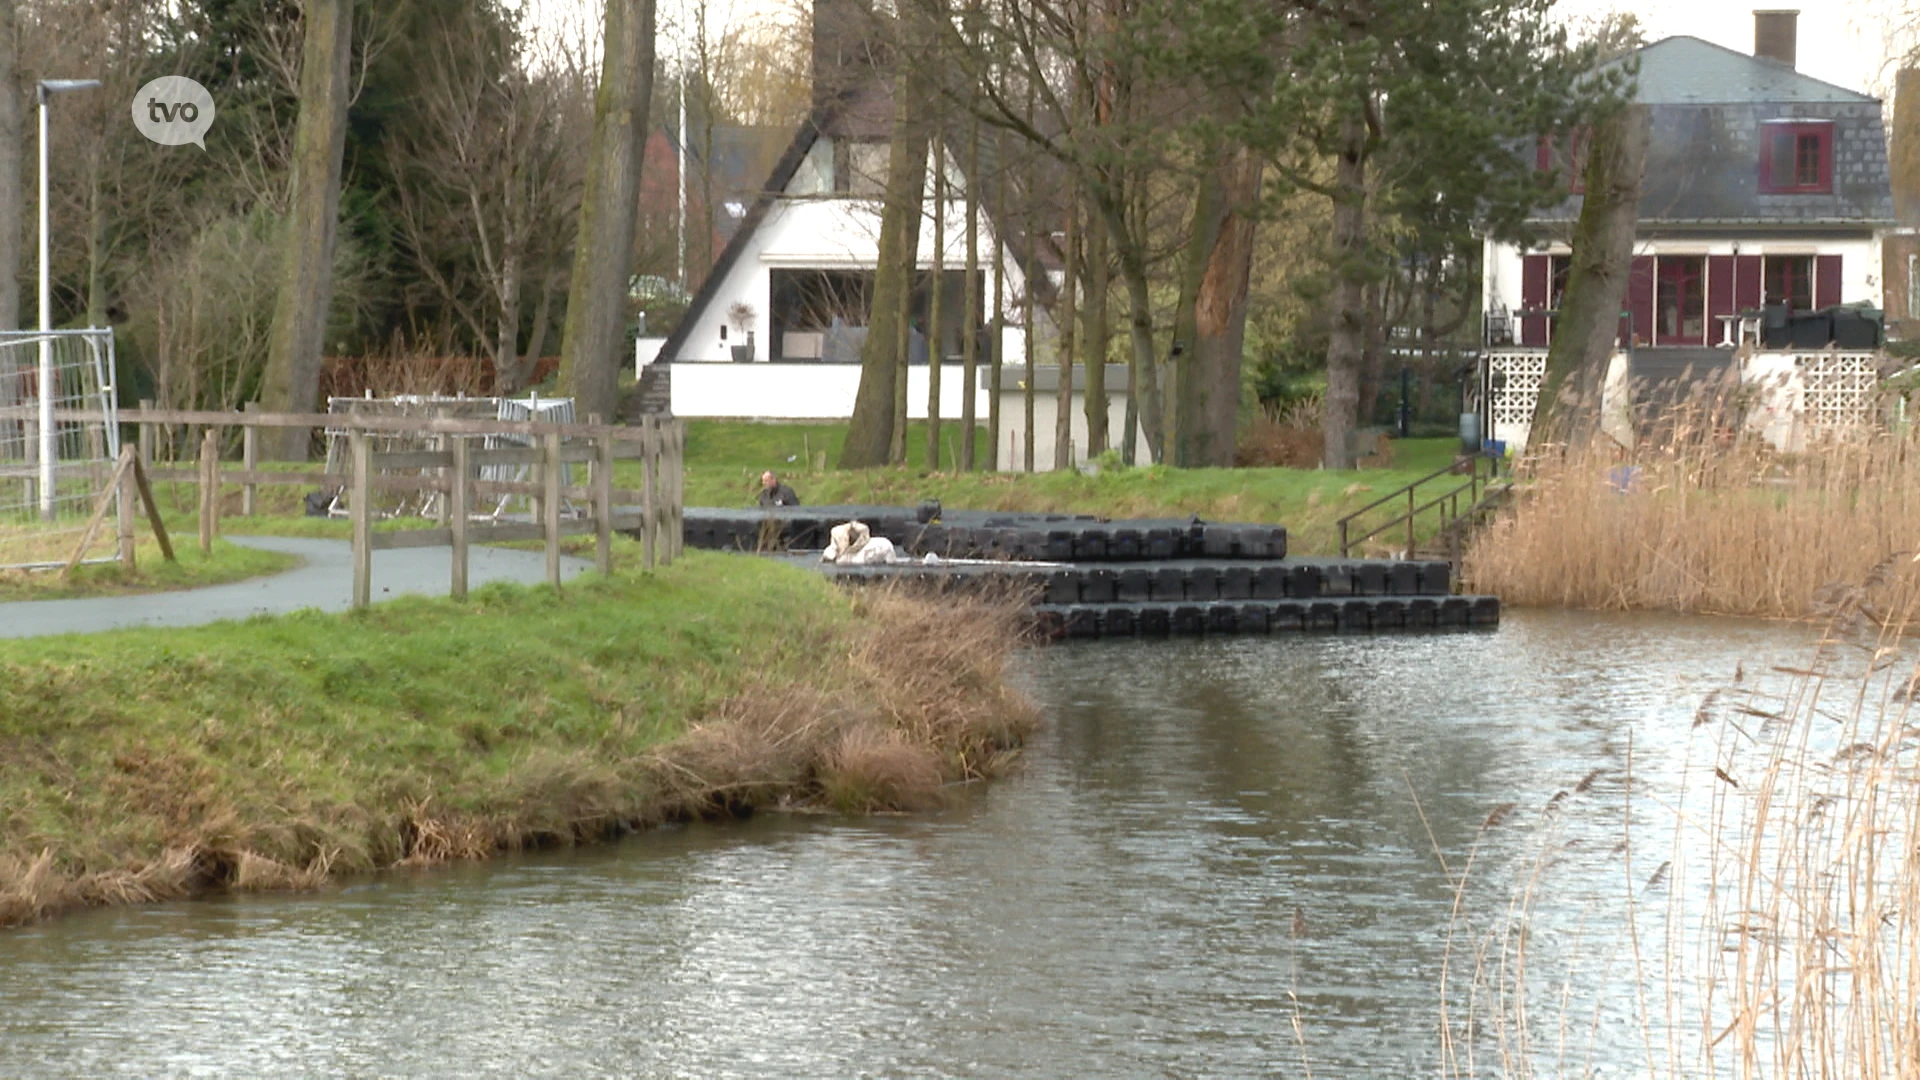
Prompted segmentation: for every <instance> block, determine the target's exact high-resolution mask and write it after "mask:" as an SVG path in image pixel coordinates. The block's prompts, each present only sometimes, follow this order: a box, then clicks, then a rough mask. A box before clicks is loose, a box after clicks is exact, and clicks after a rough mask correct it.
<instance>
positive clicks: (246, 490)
mask: <svg viewBox="0 0 1920 1080" xmlns="http://www.w3.org/2000/svg"><path fill="white" fill-rule="evenodd" d="M247 411H248V412H259V411H260V403H259V402H257V401H249V402H247ZM240 467H241V468H243V469H245V470H247V471H248V472H253V471H254V470H255V469H258V468H259V467H260V429H259V428H257V427H254V426H253V425H252V424H246V425H244V426H242V427H241V428H240ZM259 491H260V489H259V485H257V484H255V483H254V482H253V479H252V478H251V477H249V478H248V479H247V482H246V485H245V486H244V487H242V488H241V489H240V513H241V514H242V515H244V516H246V517H252V516H254V515H255V514H258V513H259V512H260V502H259V497H260V496H259Z"/></svg>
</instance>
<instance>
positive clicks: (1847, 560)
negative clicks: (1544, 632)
mask: <svg viewBox="0 0 1920 1080" xmlns="http://www.w3.org/2000/svg"><path fill="white" fill-rule="evenodd" d="M1519 471H1520V475H1521V477H1522V485H1521V488H1520V489H1519V491H1518V492H1517V498H1516V501H1515V505H1514V507H1513V509H1512V510H1511V511H1510V512H1509V513H1507V514H1506V515H1504V516H1503V517H1501V518H1499V519H1497V520H1496V521H1494V522H1493V523H1492V524H1491V525H1490V526H1489V527H1488V528H1487V529H1486V530H1484V532H1483V533H1482V534H1481V535H1480V536H1479V537H1478V539H1477V540H1476V541H1475V543H1474V544H1473V546H1472V548H1471V549H1470V550H1469V552H1468V553H1467V555H1466V558H1465V560H1464V567H1463V577H1464V580H1465V581H1466V583H1467V584H1468V585H1469V586H1470V587H1471V588H1473V589H1475V590H1477V591H1482V592H1490V593H1494V594H1496V595H1498V596H1500V597H1501V599H1502V600H1504V601H1505V602H1507V603H1509V604H1516V605H1522V606H1562V607H1579V608H1598V609H1613V610H1628V609H1655V610H1670V611H1689V612H1700V613H1711V614H1721V615H1745V616H1758V617H1765V618H1813V617H1818V616H1821V615H1823V614H1826V613H1827V612H1826V609H1825V607H1824V606H1823V605H1825V604H1827V603H1828V600H1829V598H1827V597H1825V596H1824V595H1823V594H1821V593H1820V591H1819V590H1820V588H1821V586H1824V585H1827V584H1829V583H1833V582H1861V581H1863V580H1866V579H1867V578H1868V576H1869V573H1870V571H1871V570H1872V568H1873V567H1874V566H1875V565H1876V564H1879V563H1881V562H1883V561H1884V560H1886V558H1887V556H1888V553H1890V552H1897V551H1907V550H1911V549H1912V548H1913V547H1914V545H1915V544H1916V542H1920V446H1917V445H1916V437H1915V435H1914V434H1913V433H1912V432H1904V433H1889V432H1884V431H1879V432H1872V433H1866V432H1862V433H1859V434H1856V435H1853V436H1852V437H1848V438H1836V439H1832V440H1829V441H1827V442H1825V443H1822V444H1819V445H1817V446H1816V447H1814V448H1813V449H1810V450H1808V451H1807V452H1805V453H1802V454H1781V453H1777V452H1775V451H1773V450H1772V449H1770V448H1769V447H1767V446H1766V445H1765V444H1764V443H1761V442H1760V441H1759V440H1757V439H1744V438H1734V437H1732V436H1730V435H1729V434H1728V433H1727V429H1726V426H1725V425H1724V424H1721V423H1718V422H1716V421H1715V420H1714V419H1713V418H1712V417H1711V416H1710V415H1707V414H1704V413H1702V414H1699V418H1698V419H1697V421H1695V422H1691V423H1688V422H1679V423H1675V424H1673V425H1672V428H1671V430H1670V432H1669V434H1668V437H1667V438H1665V439H1663V440H1661V441H1660V442H1658V443H1654V444H1647V445H1642V446H1639V447H1636V448H1635V449H1634V450H1632V451H1624V450H1618V449H1616V448H1615V447H1614V446H1613V444H1612V443H1611V442H1609V441H1607V440H1604V439H1602V440H1598V442H1597V444H1596V445H1591V446H1588V447H1585V448H1580V449H1575V450H1571V451H1569V450H1566V449H1565V448H1564V447H1549V448H1545V449H1544V450H1542V451H1540V452H1537V453H1535V454H1533V455H1531V456H1530V457H1529V459H1528V460H1527V461H1525V462H1524V463H1522V466H1521V468H1520V470H1519ZM1912 578H1913V575H1912V574H1910V573H1907V572H1905V570H1902V571H1901V572H1900V573H1898V574H1894V575H1892V576H1891V577H1888V578H1885V579H1884V580H1881V581H1880V582H1878V583H1877V584H1876V585H1875V586H1874V587H1875V588H1877V589H1881V590H1883V591H1884V594H1883V595H1881V596H1880V597H1878V598H1877V599H1875V600H1874V601H1873V606H1875V607H1877V608H1879V609H1882V610H1884V609H1886V608H1888V607H1889V606H1890V605H1895V604H1897V603H1898V602H1899V600H1898V596H1899V595H1904V593H1905V591H1907V590H1910V589H1911V588H1912Z"/></svg>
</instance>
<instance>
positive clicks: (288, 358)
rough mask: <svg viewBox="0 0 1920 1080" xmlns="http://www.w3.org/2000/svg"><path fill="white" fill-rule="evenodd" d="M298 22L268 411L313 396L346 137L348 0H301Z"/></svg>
mask: <svg viewBox="0 0 1920 1080" xmlns="http://www.w3.org/2000/svg"><path fill="white" fill-rule="evenodd" d="M305 24H306V26H305V32H306V36H305V40H304V42H303V44H302V46H301V59H300V120H299V123H298V124H297V125H296V127H295V130H294V149H293V186H292V202H291V205H290V208H289V211H288V214H287V220H286V226H285V237H286V239H285V246H284V247H283V248H282V249H281V264H280V282H279V291H278V294H277V296H276V298H275V301H274V309H273V328H272V331H271V338H270V341H269V344H268V347H267V369H266V373H265V375H264V376H263V379H262V386H261V391H260V400H261V404H262V405H263V406H264V407H265V408H267V409H268V410H269V411H284V412H312V411H313V409H314V407H315V403H316V399H317V398H318V396H319V391H320V354H321V350H322V348H323V347H324V345H325V337H326V332H327V315H328V311H329V308H330V307H331V304H332V300H333V247H334V239H335V235H336V233H337V231H338V227H339V221H340V156H341V153H342V152H343V151H344V150H345V148H346V141H347V98H348V95H349V92H350V91H349V87H348V80H347V72H348V69H349V64H350V62H351V60H352V52H353V40H352V39H353V0H308V2H307V5H306V16H305ZM307 443H308V436H307V432H306V431H305V429H301V428H289V429H287V430H286V431H285V433H284V434H283V436H282V438H281V439H280V445H279V446H278V447H277V448H275V449H277V451H278V453H277V456H279V457H281V458H284V459H287V460H296V461H297V460H303V459H304V458H305V457H306V456H307Z"/></svg>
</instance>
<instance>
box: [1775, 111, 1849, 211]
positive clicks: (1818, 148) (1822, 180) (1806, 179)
mask: <svg viewBox="0 0 1920 1080" xmlns="http://www.w3.org/2000/svg"><path fill="white" fill-rule="evenodd" d="M1760 190H1761V192H1762V193H1765V194H1774V195H1782V194H1785V195H1800V194H1829V193H1831V192H1832V191H1833V124H1832V122H1831V121H1825V120H1820V121H1793V122H1784V121H1770V122H1768V123H1765V124H1761V125H1760Z"/></svg>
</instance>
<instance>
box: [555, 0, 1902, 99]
mask: <svg viewBox="0 0 1920 1080" xmlns="http://www.w3.org/2000/svg"><path fill="white" fill-rule="evenodd" d="M518 2H519V4H520V5H521V6H523V7H525V8H526V9H528V10H529V11H530V12H531V13H532V14H533V17H534V20H535V22H536V23H538V24H540V25H542V26H545V27H558V26H568V25H571V27H573V28H576V30H575V32H576V33H577V32H579V31H580V30H585V29H586V28H590V27H591V28H596V29H597V26H596V24H597V23H598V20H599V18H600V12H601V11H602V10H603V8H602V3H603V2H604V0H518ZM796 2H800V3H805V2H806V0H708V4H707V6H708V20H709V27H710V31H711V32H712V33H713V34H714V35H715V36H718V34H719V33H720V32H721V30H722V29H723V27H724V26H725V24H726V22H727V20H728V19H730V18H735V17H739V18H750V19H764V18H768V17H769V16H771V17H776V18H778V17H780V14H781V13H783V12H784V11H785V10H786V9H787V8H789V7H791V6H792V5H793V4H794V3H796ZM694 3H695V0H659V19H660V25H661V31H662V32H661V37H662V39H663V40H662V41H661V42H660V43H659V47H660V48H661V49H662V50H667V49H671V48H672V47H673V46H672V45H671V44H670V43H669V41H668V40H665V39H666V38H667V37H668V35H669V34H677V32H678V27H680V26H682V25H685V22H686V21H687V14H686V13H687V12H690V11H691V10H692V9H693V7H694ZM1911 3H1912V0H1560V2H1559V5H1558V10H1559V12H1560V14H1561V15H1562V17H1564V18H1567V19H1569V20H1579V19H1581V18H1591V17H1595V16H1598V15H1601V14H1604V13H1606V12H1608V11H1625V12H1632V13H1633V14H1635V15H1637V16H1639V17H1640V22H1641V25H1643V26H1645V27H1646V30H1647V37H1648V38H1649V39H1650V40H1653V41H1658V40H1659V39H1661V38H1663V37H1670V36H1672V35H1675V34H1689V35H1692V36H1693V37H1697V38H1703V39H1705V40H1707V41H1711V42H1714V43H1716V44H1719V45H1724V46H1726V47H1728V48H1730V49H1736V50H1738V51H1740V52H1745V53H1750V52H1752V51H1753V12H1754V9H1755V8H1765V9H1788V8H1794V7H1798V8H1799V10H1800V46H1799V68H1800V70H1801V71H1804V72H1806V73H1807V74H1809V75H1812V76H1814V77H1815V78H1818V79H1825V80H1826V81H1828V82H1831V83H1837V84H1839V85H1841V86H1845V87H1847V88H1849V89H1852V90H1860V91H1864V92H1866V93H1869V94H1874V95H1876V96H1881V97H1885V96H1888V95H1889V94H1890V93H1891V90H1890V87H1891V86H1892V85H1893V59H1892V58H1893V57H1895V56H1897V55H1898V54H1900V53H1902V52H1904V51H1906V49H1907V48H1909V47H1911V46H1912V45H1913V44H1914V42H1915V36H1914V33H1913V26H1914V25H1915V24H1916V23H1920V15H1916V14H1912V13H1910V8H1911ZM587 32H588V33H592V32H593V30H587ZM596 36H597V35H596Z"/></svg>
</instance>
